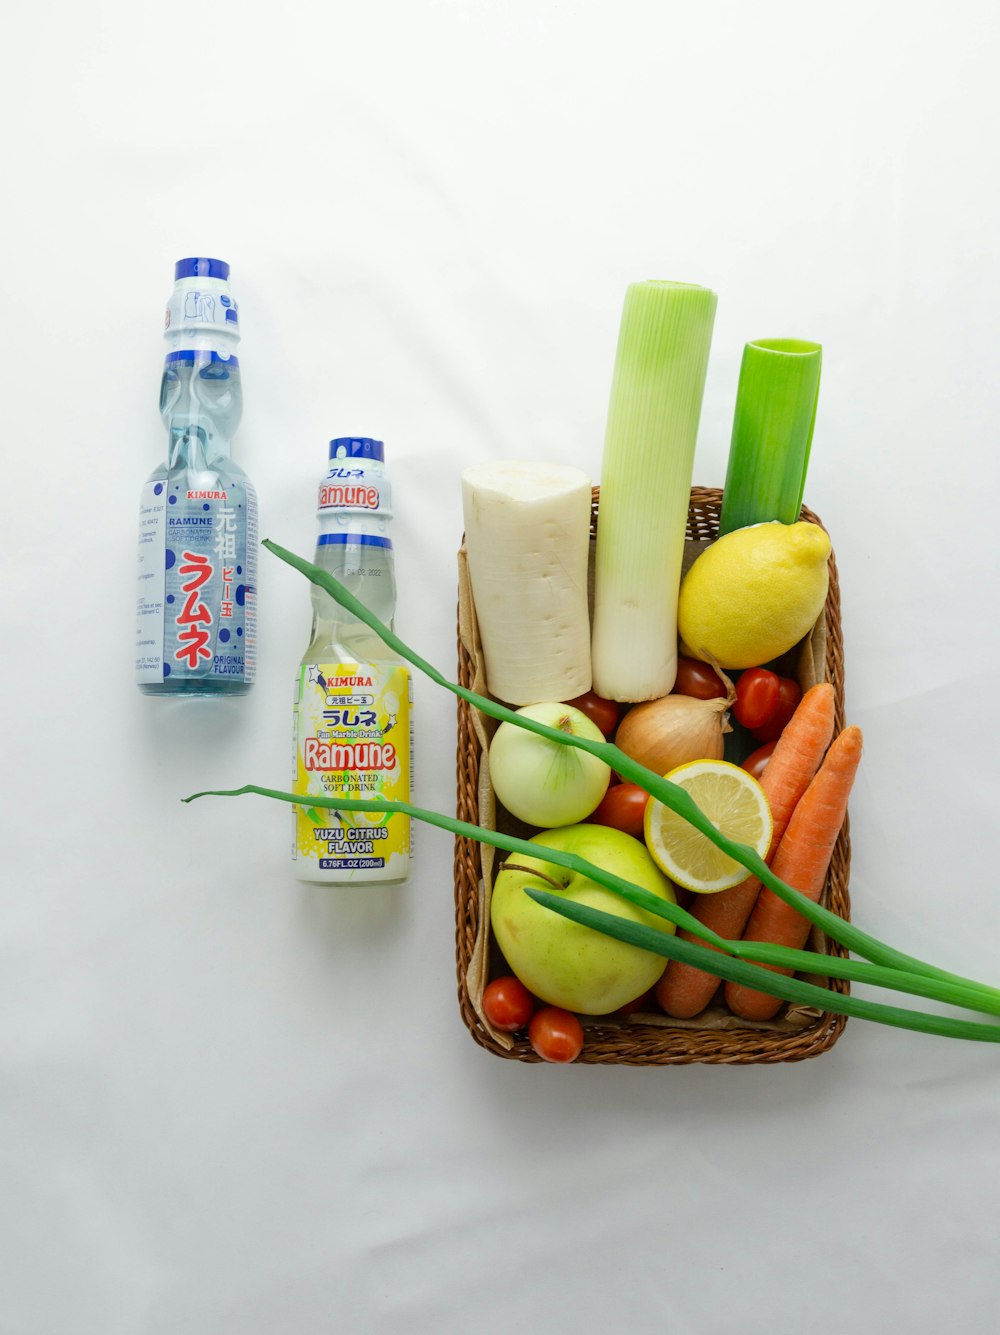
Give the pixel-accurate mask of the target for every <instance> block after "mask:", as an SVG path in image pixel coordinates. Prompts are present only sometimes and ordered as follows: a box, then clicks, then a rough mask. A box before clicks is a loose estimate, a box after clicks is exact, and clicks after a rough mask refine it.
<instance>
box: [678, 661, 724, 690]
mask: <svg viewBox="0 0 1000 1335" xmlns="http://www.w3.org/2000/svg"><path fill="white" fill-rule="evenodd" d="M674 694H675V695H693V696H694V698H695V699H696V700H724V699H725V697H726V694H727V691H726V687H725V684H724V682H723V681H722V679H721V677H720V676H719V674H718V673H717V672H716V670H715V668H713V667H712V666H711V664H709V663H701V662H699V661H698V659H697V658H678V660H677V680H676V681H675V682H674Z"/></svg>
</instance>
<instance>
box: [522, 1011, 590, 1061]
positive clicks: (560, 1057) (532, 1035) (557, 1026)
mask: <svg viewBox="0 0 1000 1335" xmlns="http://www.w3.org/2000/svg"><path fill="white" fill-rule="evenodd" d="M528 1038H529V1040H530V1042H531V1046H532V1047H533V1048H534V1049H535V1051H536V1052H537V1053H538V1055H539V1057H541V1058H542V1060H543V1061H547V1062H572V1061H576V1059H577V1057H579V1055H580V1052H581V1050H582V1048H583V1025H582V1024H581V1023H580V1021H579V1020H578V1019H577V1018H576V1016H575V1015H574V1014H573V1013H572V1012H571V1011H564V1010H561V1009H560V1008H559V1007H558V1006H543V1007H542V1009H541V1010H540V1011H535V1013H534V1015H533V1016H532V1017H531V1024H530V1025H529V1026H528Z"/></svg>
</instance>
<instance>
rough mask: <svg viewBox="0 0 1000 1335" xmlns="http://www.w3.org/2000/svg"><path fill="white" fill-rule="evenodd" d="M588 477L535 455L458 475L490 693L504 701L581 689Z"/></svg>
mask: <svg viewBox="0 0 1000 1335" xmlns="http://www.w3.org/2000/svg"><path fill="white" fill-rule="evenodd" d="M591 491H592V488H591V483H590V479H589V477H588V476H587V475H586V473H584V472H582V471H581V470H580V469H579V468H571V467H568V466H566V465H562V464H547V463H541V462H536V461H534V460H524V461H521V460H505V461H498V462H495V463H484V464H475V465H473V466H472V467H470V468H467V469H466V470H465V472H464V473H463V474H462V504H463V509H464V515H465V545H466V550H467V553H468V561H469V578H470V581H471V584H472V598H473V602H474V603H475V610H476V619H477V621H478V623H479V634H480V638H481V640H482V644H483V656H484V659H485V662H486V681H487V687H488V689H489V692H490V694H491V695H492V696H495V697H496V699H498V700H504V701H506V702H507V704H512V705H533V704H539V703H541V702H545V701H552V700H571V699H573V698H574V697H575V696H578V695H582V694H583V693H584V692H585V691H589V690H590V614H589V610H588V606H587V560H588V555H589V548H590V505H591Z"/></svg>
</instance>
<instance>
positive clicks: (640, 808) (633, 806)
mask: <svg viewBox="0 0 1000 1335" xmlns="http://www.w3.org/2000/svg"><path fill="white" fill-rule="evenodd" d="M648 801H649V794H648V793H647V792H646V791H645V789H643V788H640V787H639V785H638V784H637V783H613V784H612V785H611V787H610V788H609V789H608V791H607V792H606V793H605V794H604V796H603V797H602V798H601V802H600V805H599V806H598V808H597V810H596V811H594V812H592V813H591V815H589V816H588V817H587V819H588V820H590V821H593V822H594V824H595V825H610V826H611V828H612V829H613V830H623V831H624V832H625V833H626V834H630V835H631V836H632V838H633V839H641V838H642V835H643V829H642V822H643V817H644V816H645V814H646V803H647V802H648Z"/></svg>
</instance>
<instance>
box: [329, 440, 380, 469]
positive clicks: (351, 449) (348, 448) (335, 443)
mask: <svg viewBox="0 0 1000 1335" xmlns="http://www.w3.org/2000/svg"><path fill="white" fill-rule="evenodd" d="M330 458H331V459H377V460H378V461H379V463H384V462H385V445H384V444H383V443H382V441H380V440H372V438H371V436H338V437H337V439H336V440H331V441H330Z"/></svg>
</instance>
